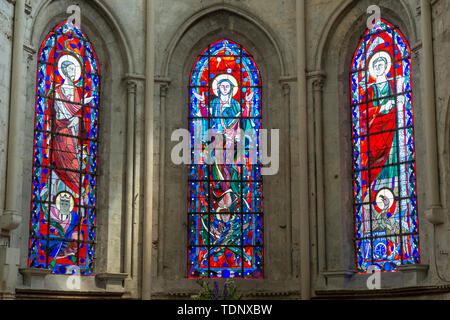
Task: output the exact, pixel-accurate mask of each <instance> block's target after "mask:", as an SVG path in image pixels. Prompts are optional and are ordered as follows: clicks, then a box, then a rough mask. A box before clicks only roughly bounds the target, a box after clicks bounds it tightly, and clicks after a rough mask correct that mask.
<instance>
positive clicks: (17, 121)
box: [1, 0, 25, 230]
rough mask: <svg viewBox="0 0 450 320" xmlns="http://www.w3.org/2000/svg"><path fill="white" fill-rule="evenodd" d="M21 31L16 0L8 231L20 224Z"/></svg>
mask: <svg viewBox="0 0 450 320" xmlns="http://www.w3.org/2000/svg"><path fill="white" fill-rule="evenodd" d="M24 31H25V0H16V3H15V9H14V38H13V52H12V68H11V97H10V107H9V129H8V164H7V169H6V188H5V193H6V195H5V196H6V200H5V212H4V215H5V216H4V217H2V223H1V228H3V229H8V230H12V229H15V228H16V227H17V226H18V225H19V223H20V220H21V219H20V217H21V215H20V214H19V213H18V200H19V195H20V193H19V190H20V186H21V177H22V171H21V170H22V159H23V157H22V150H21V147H22V142H21V139H20V132H21V131H23V125H22V116H23V114H24V111H23V110H24V108H23V105H22V104H21V101H20V100H21V97H23V95H24V93H23V87H24V86H23V79H22V71H23V44H24Z"/></svg>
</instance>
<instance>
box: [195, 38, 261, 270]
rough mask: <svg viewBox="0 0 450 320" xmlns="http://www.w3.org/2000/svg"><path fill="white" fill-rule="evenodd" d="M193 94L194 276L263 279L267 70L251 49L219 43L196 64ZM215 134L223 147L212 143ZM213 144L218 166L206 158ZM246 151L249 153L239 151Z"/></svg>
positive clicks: (233, 44) (217, 141)
mask: <svg viewBox="0 0 450 320" xmlns="http://www.w3.org/2000/svg"><path fill="white" fill-rule="evenodd" d="M189 96H190V116H189V128H190V133H191V141H192V143H191V148H192V162H191V163H192V164H191V165H190V169H189V206H188V246H189V248H188V277H189V278H208V277H209V278H262V277H263V215H262V179H261V167H260V163H259V160H255V158H256V156H255V155H256V154H258V152H259V140H258V139H257V138H256V136H259V135H258V133H259V130H260V128H261V77H260V73H259V70H258V68H257V66H256V64H255V62H254V60H253V58H252V56H251V55H250V54H249V53H248V52H247V51H246V50H245V49H244V48H243V47H241V46H240V45H238V44H237V43H235V42H233V41H231V40H226V39H222V40H219V41H217V42H215V43H213V44H211V45H209V46H208V47H207V48H206V49H205V50H204V51H203V52H202V53H201V54H200V56H199V57H198V58H197V60H196V61H195V64H194V67H193V69H192V72H191V76H190V86H189ZM208 129H211V130H213V131H214V132H215V133H216V134H219V135H221V137H222V141H221V142H220V139H218V138H217V136H215V138H213V139H211V140H209V139H207V138H205V137H206V133H207V131H208ZM252 132H253V135H252ZM255 133H256V134H255ZM196 141H197V142H196ZM210 143H211V144H212V145H213V146H214V147H215V148H216V149H215V151H214V152H215V153H214V161H212V162H208V161H205V158H204V156H205V153H206V151H205V150H206V149H207V146H208V145H209V144H210ZM240 143H243V144H240ZM196 144H197V145H196ZM219 144H221V145H222V144H223V150H217V147H218V145H219ZM238 145H240V146H244V147H245V148H243V149H245V150H244V152H241V153H240V154H239V153H238V152H237V151H236V152H233V151H235V150H237V146H238ZM219 157H223V159H224V160H223V161H222V163H221V162H220V161H218V159H219ZM257 158H258V159H259V157H257ZM225 159H226V160H225Z"/></svg>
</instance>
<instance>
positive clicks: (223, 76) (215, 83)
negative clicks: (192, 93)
mask: <svg viewBox="0 0 450 320" xmlns="http://www.w3.org/2000/svg"><path fill="white" fill-rule="evenodd" d="M222 80H228V81H230V82H231V83H232V84H233V97H234V96H235V95H236V93H237V92H238V89H239V84H238V82H237V80H236V78H235V77H233V76H232V75H231V74H226V73H223V74H219V75H218V76H217V77H216V78H215V79H214V81H213V83H212V90H213V92H214V94H215V95H216V96H217V97H218V96H219V88H218V86H219V82H220V81H222Z"/></svg>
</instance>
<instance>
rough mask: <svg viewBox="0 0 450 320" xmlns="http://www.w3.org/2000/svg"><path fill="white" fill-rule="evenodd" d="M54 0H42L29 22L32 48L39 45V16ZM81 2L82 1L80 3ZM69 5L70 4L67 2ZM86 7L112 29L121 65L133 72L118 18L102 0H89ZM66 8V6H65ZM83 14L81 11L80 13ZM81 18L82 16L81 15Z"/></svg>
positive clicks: (128, 47)
mask: <svg viewBox="0 0 450 320" xmlns="http://www.w3.org/2000/svg"><path fill="white" fill-rule="evenodd" d="M52 3H54V1H52V0H44V1H42V2H41V3H40V4H39V5H38V7H37V8H36V13H35V18H34V19H33V20H32V24H31V33H30V39H29V41H30V44H31V45H32V46H33V47H34V48H38V47H39V46H40V43H41V42H40V40H42V39H41V36H42V35H41V34H42V32H41V30H38V29H40V28H39V27H38V24H39V23H38V22H39V17H40V16H41V15H42V14H43V13H44V12H45V10H46V9H47V7H48V6H50V5H51V4H52ZM82 4H83V3H82ZM69 5H70V4H69ZM87 7H88V8H92V9H95V11H97V12H99V13H100V15H101V16H102V20H103V21H104V22H105V23H107V24H108V25H109V28H110V29H111V30H114V36H115V37H116V39H117V43H119V48H120V51H121V53H122V57H123V65H124V66H125V73H130V74H131V73H133V72H134V65H135V63H134V60H133V58H132V54H131V49H130V44H129V41H128V37H127V36H126V34H125V33H124V32H123V28H122V25H121V24H120V22H119V20H118V19H117V18H116V17H115V15H114V13H113V12H112V11H111V10H110V9H109V7H108V5H107V4H106V2H105V1H103V0H94V1H89V2H88V5H87ZM66 8H67V6H66ZM82 14H83V13H82ZM60 15H61V16H64V15H66V16H68V15H67V14H66V13H65V12H62V13H61V14H60ZM82 20H83V17H82ZM89 23H90V24H91V26H90V27H92V26H94V25H95V24H92V22H89Z"/></svg>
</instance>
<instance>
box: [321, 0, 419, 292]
mask: <svg viewBox="0 0 450 320" xmlns="http://www.w3.org/2000/svg"><path fill="white" fill-rule="evenodd" d="M372 4H373V3H370V2H369V1H365V0H364V1H359V2H354V1H345V2H342V3H341V5H339V7H338V9H337V10H336V11H335V13H334V14H333V15H332V17H331V18H330V20H329V22H328V23H327V25H326V26H325V27H324V29H323V31H322V33H321V36H320V41H319V42H318V46H317V48H316V57H315V61H314V65H315V68H316V70H322V71H324V72H326V74H327V75H328V77H327V81H326V83H325V88H324V102H323V106H324V107H323V113H324V116H323V117H324V125H323V127H324V133H323V135H324V137H327V139H326V140H325V143H324V145H323V148H324V163H325V171H324V180H325V183H324V185H325V195H326V196H325V215H326V228H325V230H326V235H325V237H326V239H325V242H326V245H327V248H326V249H327V250H326V256H327V268H328V269H329V271H330V272H332V271H335V270H339V272H341V271H342V277H343V278H346V279H348V278H349V277H350V275H351V274H352V272H353V270H354V269H355V262H354V261H355V246H354V241H353V236H354V217H353V214H352V213H353V191H352V190H353V183H352V181H353V180H352V143H351V141H352V140H351V137H352V135H351V112H350V111H349V101H350V86H349V81H350V75H349V71H350V66H351V61H352V58H353V55H354V53H355V50H356V48H357V46H358V44H359V40H360V39H361V36H362V35H363V34H364V32H365V30H366V19H367V18H368V15H367V13H366V8H367V7H368V6H369V5H372ZM376 4H378V5H379V6H380V7H381V13H382V18H383V19H385V20H387V21H389V22H391V23H393V24H394V25H396V26H397V27H398V28H399V29H400V31H401V32H402V33H403V34H404V35H405V37H407V39H408V42H409V44H410V46H411V47H414V44H415V41H416V32H415V29H416V26H415V24H414V23H413V21H412V20H411V15H410V13H409V9H408V7H407V6H406V4H405V3H404V2H401V1H398V2H395V3H394V2H388V1H379V2H378V3H376ZM402 17H403V18H402ZM416 59H417V58H416V57H414V55H413V56H412V60H413V63H412V64H413V65H416V66H413V67H412V68H413V79H412V80H413V82H414V81H416V80H417V77H415V75H417V74H418V72H417V70H416V68H417V63H418V61H416ZM418 87H419V86H418V85H417V84H414V86H413V90H414V92H413V96H414V100H415V103H416V105H417V102H419V101H420V97H419V96H418V95H417V94H416V93H417V88H418ZM416 122H417V121H416ZM416 136H417V133H416ZM419 216H420V214H419ZM333 277H334V275H333ZM350 278H351V279H352V280H351V281H357V279H359V275H357V276H355V277H350ZM395 281H401V279H400V280H399V279H397V280H396V279H394V280H393V282H392V284H393V285H395V284H394V283H395ZM354 285H356V286H358V287H363V284H362V283H358V284H356V282H355V284H354Z"/></svg>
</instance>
